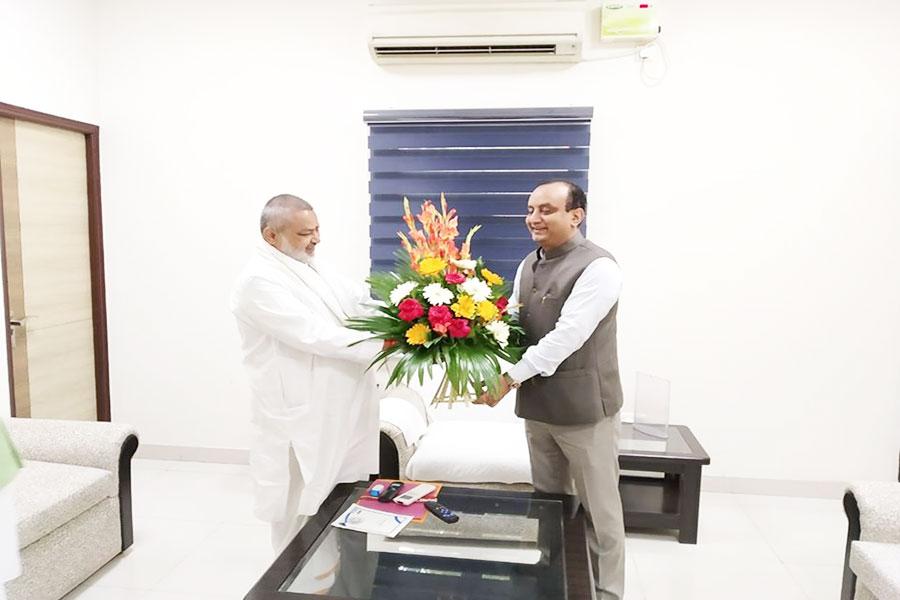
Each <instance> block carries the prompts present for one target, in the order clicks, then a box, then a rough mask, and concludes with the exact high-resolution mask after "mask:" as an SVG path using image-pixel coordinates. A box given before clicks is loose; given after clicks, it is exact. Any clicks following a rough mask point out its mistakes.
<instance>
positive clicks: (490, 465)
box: [381, 386, 531, 484]
mask: <svg viewBox="0 0 900 600" xmlns="http://www.w3.org/2000/svg"><path fill="white" fill-rule="evenodd" d="M429 387H434V386H423V387H422V388H421V389H420V390H414V389H410V388H398V389H395V390H391V393H390V396H391V397H388V398H385V399H383V400H382V401H381V433H382V435H381V457H382V471H381V475H382V476H383V477H388V478H390V477H395V478H400V479H413V480H416V481H441V482H445V483H466V484H491V483H503V484H530V483H531V466H530V463H529V460H528V444H527V442H526V441H525V426H524V422H523V421H522V419H520V418H518V417H517V416H516V415H515V412H514V407H515V396H514V395H513V394H510V395H509V396H507V397H506V398H504V399H503V401H502V402H501V403H500V404H499V405H497V407H495V408H491V407H488V406H476V405H467V404H462V403H460V404H454V405H453V406H447V405H441V406H438V407H431V406H429V402H430V398H431V397H432V393H431V392H432V390H430V389H429ZM426 398H428V400H426Z"/></svg>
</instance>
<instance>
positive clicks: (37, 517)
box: [9, 460, 119, 548]
mask: <svg viewBox="0 0 900 600" xmlns="http://www.w3.org/2000/svg"><path fill="white" fill-rule="evenodd" d="M9 487H10V489H11V491H12V494H13V503H14V504H15V507H16V515H17V518H18V531H19V547H20V548H25V547H26V546H28V545H29V544H31V543H32V542H34V541H36V540H38V539H40V538H42V537H43V536H45V535H47V534H48V533H50V532H51V531H53V530H54V529H56V528H57V527H59V526H61V525H64V524H65V523H68V522H69V521H70V520H72V519H73V518H75V517H77V516H78V515H80V514H81V513H83V512H84V511H86V510H87V509H89V508H91V507H92V506H94V505H95V504H97V503H98V502H100V501H102V500H104V499H106V498H109V497H112V496H117V495H118V493H119V491H118V489H117V486H116V479H115V477H114V476H113V474H112V473H110V472H109V471H105V470H103V469H95V468H93V467H80V466H76V465H63V464H58V463H48V462H40V461H36V460H32V461H25V468H23V469H22V470H21V471H19V473H18V474H17V475H16V478H15V479H13V481H12V483H10V484H9Z"/></svg>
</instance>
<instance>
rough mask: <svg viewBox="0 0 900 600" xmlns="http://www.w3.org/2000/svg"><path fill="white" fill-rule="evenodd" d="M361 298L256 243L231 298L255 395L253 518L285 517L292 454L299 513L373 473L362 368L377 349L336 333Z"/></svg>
mask: <svg viewBox="0 0 900 600" xmlns="http://www.w3.org/2000/svg"><path fill="white" fill-rule="evenodd" d="M368 300H369V294H368V289H367V288H366V287H365V286H364V285H362V284H358V285H354V284H353V283H352V282H349V281H347V280H346V279H343V278H341V277H339V276H338V275H337V274H336V273H334V272H333V271H329V270H326V269H323V268H321V267H316V269H313V268H312V267H310V266H308V265H306V264H304V263H302V262H300V261H297V260H295V259H293V258H290V257H289V256H287V255H285V254H282V253H281V252H279V251H278V250H276V249H275V248H273V247H272V246H270V245H269V244H266V243H264V242H261V243H260V245H259V247H258V248H257V250H256V253H255V254H254V256H253V258H252V259H251V260H250V262H249V263H248V265H247V266H246V268H245V269H244V272H243V273H242V275H241V276H240V278H239V279H238V282H237V284H236V287H235V290H234V293H233V295H232V312H233V313H234V315H235V316H236V317H237V322H238V329H239V330H240V334H241V339H242V348H243V352H244V365H245V366H246V368H247V372H248V374H249V379H250V386H251V389H252V393H253V416H252V422H253V428H254V431H253V441H252V448H251V450H250V471H251V473H252V475H253V478H254V480H255V482H256V511H255V512H256V515H257V516H258V517H259V518H260V519H263V520H265V521H270V522H273V521H279V520H282V519H285V518H286V517H287V518H292V517H293V516H295V515H286V514H285V513H286V510H287V503H288V487H289V484H290V475H289V473H290V469H289V467H290V462H289V461H290V452H291V450H293V453H294V454H295V455H296V457H297V463H298V464H299V466H300V472H301V475H302V479H303V487H302V493H301V496H300V502H299V508H298V513H299V514H301V515H311V514H315V513H316V512H317V511H318V509H319V506H320V505H321V503H322V501H323V500H324V499H325V498H326V497H327V496H328V494H329V493H330V492H331V490H332V489H333V488H334V486H335V485H336V484H337V483H341V482H348V481H358V480H360V479H366V478H368V476H369V474H371V473H376V472H377V471H378V402H377V397H376V386H375V381H374V376H373V374H372V372H369V373H367V372H366V367H367V366H368V365H369V363H370V362H371V361H372V359H373V358H374V357H375V355H376V354H377V353H378V352H379V351H380V349H381V344H380V342H376V341H367V342H363V343H361V344H358V345H356V346H353V347H350V344H351V343H353V342H356V341H359V340H361V339H365V338H366V337H368V335H367V334H365V333H361V332H357V331H353V330H350V329H347V328H346V327H344V322H345V319H346V318H347V317H350V316H359V315H362V314H366V313H367V307H366V305H365V303H366V302H367V301H368Z"/></svg>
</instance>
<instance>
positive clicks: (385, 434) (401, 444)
mask: <svg viewBox="0 0 900 600" xmlns="http://www.w3.org/2000/svg"><path fill="white" fill-rule="evenodd" d="M381 446H382V447H381V453H382V455H383V454H384V453H385V452H396V455H397V471H398V472H397V477H398V478H399V479H403V478H405V477H406V465H407V464H408V463H409V459H410V458H412V455H413V454H414V453H415V451H416V446H415V444H407V443H406V438H405V437H404V435H403V431H402V430H401V429H400V428H399V427H397V426H396V425H394V424H393V423H390V422H387V421H382V422H381ZM385 446H387V447H385ZM381 475H382V476H385V477H389V476H391V474H390V473H382V474H381Z"/></svg>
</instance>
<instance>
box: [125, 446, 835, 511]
mask: <svg viewBox="0 0 900 600" xmlns="http://www.w3.org/2000/svg"><path fill="white" fill-rule="evenodd" d="M135 458H148V459H154V460H180V461H188V462H208V463H224V464H231V465H246V464H248V462H249V451H247V450H242V449H240V448H197V447H194V446H163V445H153V444H144V445H141V446H140V447H139V448H138V451H137V454H136V455H135ZM701 486H702V487H701V489H702V490H703V491H704V492H717V493H724V494H750V495H756V496H795V497H799V498H841V497H842V496H843V494H844V491H845V490H846V489H847V484H846V483H844V482H840V481H796V480H790V479H751V478H747V477H716V476H709V475H704V476H703V480H702V483H701Z"/></svg>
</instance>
